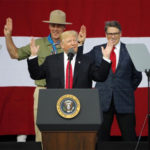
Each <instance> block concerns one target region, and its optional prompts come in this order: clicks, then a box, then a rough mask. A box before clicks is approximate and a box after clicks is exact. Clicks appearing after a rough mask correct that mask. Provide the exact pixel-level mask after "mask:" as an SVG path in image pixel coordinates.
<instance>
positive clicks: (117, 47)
mask: <svg viewBox="0 0 150 150" xmlns="http://www.w3.org/2000/svg"><path fill="white" fill-rule="evenodd" d="M120 45H121V42H120V41H119V42H118V44H117V45H115V49H117V50H119V49H120Z"/></svg>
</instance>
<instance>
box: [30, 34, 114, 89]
mask: <svg viewBox="0 0 150 150" xmlns="http://www.w3.org/2000/svg"><path fill="white" fill-rule="evenodd" d="M60 39H61V40H60V41H61V43H60V44H61V48H62V49H63V50H64V53H61V54H57V55H52V56H48V57H47V58H46V60H45V62H44V63H43V64H42V65H41V66H39V65H38V59H37V57H36V56H37V52H38V49H39V46H36V45H35V42H34V39H32V41H31V44H30V48H31V57H30V58H29V59H28V68H29V72H30V76H31V78H32V79H34V80H35V79H36V80H39V79H43V78H45V79H46V87H47V88H65V87H66V84H68V83H66V81H67V78H66V76H65V74H66V72H67V71H66V68H67V62H68V56H67V55H69V54H70V53H68V51H69V50H70V49H71V48H72V49H74V51H73V52H75V56H74V57H73V59H72V61H71V65H72V74H73V84H72V85H71V87H72V88H91V87H92V80H95V81H99V82H101V81H104V80H106V78H107V75H108V73H109V69H110V66H111V63H110V62H111V61H110V60H109V57H110V53H111V50H112V43H109V44H108V45H107V47H106V48H105V50H104V49H103V51H102V53H103V59H102V61H101V64H100V65H97V66H96V65H95V64H93V63H94V62H93V61H92V60H90V59H89V57H87V56H86V55H76V53H77V50H78V42H77V33H76V32H75V31H66V32H64V33H63V34H62V35H61V38H60ZM34 57H35V58H34Z"/></svg>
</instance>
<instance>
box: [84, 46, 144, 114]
mask: <svg viewBox="0 0 150 150" xmlns="http://www.w3.org/2000/svg"><path fill="white" fill-rule="evenodd" d="M101 46H104V47H106V44H104V45H98V46H95V47H94V48H93V49H92V50H91V51H90V52H89V53H88V54H87V55H88V56H89V57H90V59H93V60H95V62H96V64H99V63H101V61H102V52H101ZM141 80H142V74H141V73H140V72H138V71H137V70H136V69H135V66H134V64H133V62H132V60H131V58H130V56H129V54H128V51H127V49H126V46H125V44H123V43H121V47H120V56H119V62H118V66H117V69H116V72H115V74H113V73H112V70H111V69H110V72H109V75H108V78H107V80H106V81H105V82H103V83H101V82H97V83H96V88H98V89H99V96H100V101H101V106H102V110H103V111H104V112H106V111H108V109H109V107H110V104H111V100H112V96H113V99H114V105H115V109H116V111H117V112H118V113H133V112H134V109H135V104H134V90H135V89H136V88H137V86H138V85H139V84H140V82H141Z"/></svg>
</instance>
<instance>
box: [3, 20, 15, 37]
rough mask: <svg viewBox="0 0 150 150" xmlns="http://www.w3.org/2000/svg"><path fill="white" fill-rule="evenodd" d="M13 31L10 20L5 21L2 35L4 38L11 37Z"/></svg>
mask: <svg viewBox="0 0 150 150" xmlns="http://www.w3.org/2000/svg"><path fill="white" fill-rule="evenodd" d="M12 30H13V21H12V19H11V18H7V19H6V24H5V26H4V35H5V37H7V36H11V34H12Z"/></svg>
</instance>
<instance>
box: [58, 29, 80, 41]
mask: <svg viewBox="0 0 150 150" xmlns="http://www.w3.org/2000/svg"><path fill="white" fill-rule="evenodd" d="M68 36H75V37H76V38H78V33H77V32H76V31H74V30H69V31H65V32H63V33H62V34H61V35H60V42H63V40H64V39H66V38H67V37H68Z"/></svg>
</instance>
